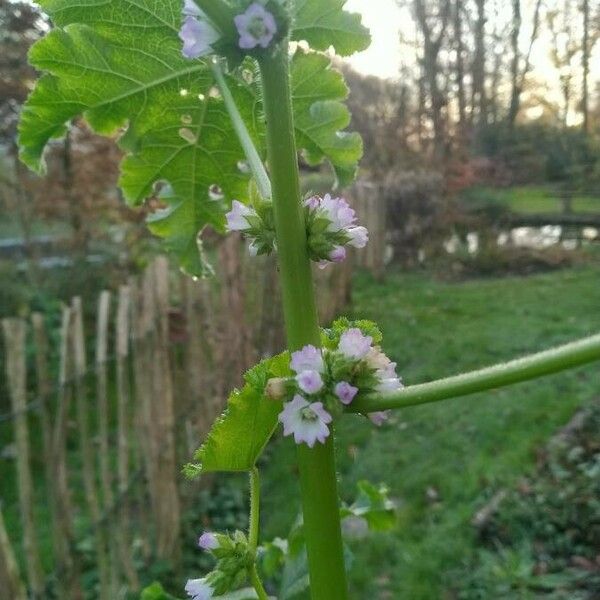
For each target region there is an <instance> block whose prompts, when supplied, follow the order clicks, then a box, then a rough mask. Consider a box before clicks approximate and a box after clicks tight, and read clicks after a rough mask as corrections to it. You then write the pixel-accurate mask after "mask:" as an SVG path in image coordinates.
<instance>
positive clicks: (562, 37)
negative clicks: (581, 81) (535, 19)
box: [546, 0, 580, 127]
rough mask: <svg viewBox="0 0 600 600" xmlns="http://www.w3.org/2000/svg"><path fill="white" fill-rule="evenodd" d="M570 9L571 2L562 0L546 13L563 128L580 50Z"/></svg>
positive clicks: (565, 124)
mask: <svg viewBox="0 0 600 600" xmlns="http://www.w3.org/2000/svg"><path fill="white" fill-rule="evenodd" d="M571 9H572V2H571V0H564V1H563V2H562V3H561V4H560V6H558V7H557V8H555V9H554V10H550V11H548V13H547V15H546V21H547V24H548V31H549V32H550V36H551V38H552V47H551V48H550V58H551V60H552V64H553V65H554V67H555V68H556V70H557V71H558V76H559V81H560V89H561V92H562V95H563V106H562V111H561V112H562V114H561V117H560V118H561V121H562V123H563V126H565V127H566V126H567V122H568V117H569V109H570V106H571V96H572V88H573V78H574V75H575V69H574V65H573V61H574V59H575V57H576V56H577V54H578V53H579V50H580V46H579V43H578V41H577V40H576V35H575V32H574V21H573V14H572V10H571Z"/></svg>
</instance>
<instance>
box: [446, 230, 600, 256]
mask: <svg viewBox="0 0 600 600" xmlns="http://www.w3.org/2000/svg"><path fill="white" fill-rule="evenodd" d="M479 240H480V234H479V233H478V232H477V231H471V232H469V233H468V234H467V236H466V243H467V250H468V252H469V254H476V253H477V252H478V250H479ZM496 241H497V243H498V245H499V246H513V247H516V248H531V249H534V250H543V249H544V248H550V247H551V246H556V245H558V244H561V245H562V246H563V247H564V248H567V249H569V250H574V249H575V248H577V247H578V246H579V245H581V244H582V243H583V244H585V243H586V242H588V243H589V242H600V230H598V229H596V228H595V227H584V228H576V229H568V228H564V227H561V226H560V225H545V226H544V227H515V228H514V229H511V230H510V231H503V232H501V233H500V234H498V238H497V240H496ZM462 246H463V244H462V242H461V239H460V238H459V237H458V236H457V235H456V234H455V235H453V236H452V237H451V238H450V239H449V240H447V241H446V242H444V248H445V250H446V252H448V254H455V253H456V252H458V251H459V250H460V249H461V247H462Z"/></svg>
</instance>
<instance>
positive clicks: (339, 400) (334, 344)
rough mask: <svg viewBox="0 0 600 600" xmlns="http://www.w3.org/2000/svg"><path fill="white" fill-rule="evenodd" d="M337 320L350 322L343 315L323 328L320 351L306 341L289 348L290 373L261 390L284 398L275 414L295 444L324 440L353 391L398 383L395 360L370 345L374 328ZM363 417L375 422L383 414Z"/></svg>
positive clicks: (380, 389)
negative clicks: (289, 377)
mask: <svg viewBox="0 0 600 600" xmlns="http://www.w3.org/2000/svg"><path fill="white" fill-rule="evenodd" d="M340 323H343V324H344V325H352V324H350V323H348V322H347V321H345V320H341V321H338V322H337V323H336V324H334V328H333V329H332V330H330V331H326V332H325V335H324V344H323V346H324V347H323V349H322V350H319V349H317V348H316V347H315V346H312V345H308V346H305V347H304V348H302V350H299V351H297V352H294V353H293V354H292V359H291V363H290V368H291V369H292V371H293V372H294V373H295V376H294V378H293V379H292V380H290V381H285V380H271V381H270V382H269V384H268V387H267V391H266V393H267V395H268V396H270V397H275V398H288V401H287V402H286V403H285V405H284V408H283V411H282V412H281V413H280V415H279V421H280V423H281V424H282V425H283V434H284V435H286V436H287V435H293V436H294V441H295V442H296V443H297V444H301V443H305V444H307V445H308V446H309V447H310V448H312V447H313V446H314V445H315V444H316V443H317V442H320V443H322V444H323V443H325V440H326V439H327V437H328V436H329V433H330V431H329V427H328V425H329V424H330V423H331V422H332V420H333V417H334V416H336V415H338V414H340V413H341V412H342V411H343V408H344V406H348V405H350V404H351V403H352V402H353V400H354V398H355V397H356V395H357V394H358V393H359V392H365V393H368V392H390V391H395V390H398V389H401V388H402V387H403V386H402V382H401V380H400V379H399V377H398V375H397V374H396V363H394V362H392V361H391V360H390V359H389V358H388V357H387V356H386V355H385V354H384V353H383V351H382V350H381V348H380V347H379V346H378V345H376V343H377V342H379V341H381V334H379V332H378V330H377V328H376V327H374V326H373V325H372V324H370V323H366V322H361V323H360V324H359V325H362V328H361V327H360V326H347V327H345V328H344V329H343V330H341V329H340ZM369 330H371V331H372V333H373V334H372V335H370V331H369ZM374 337H375V338H377V342H375V339H374ZM367 416H368V417H369V418H370V419H371V421H372V422H373V423H375V424H376V425H381V424H382V423H383V422H384V421H385V420H386V419H387V416H388V414H387V411H386V412H376V413H370V414H369V415H367Z"/></svg>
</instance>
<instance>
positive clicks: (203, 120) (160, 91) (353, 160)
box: [19, 0, 362, 275]
mask: <svg viewBox="0 0 600 600" xmlns="http://www.w3.org/2000/svg"><path fill="white" fill-rule="evenodd" d="M313 4H314V3H312V2H310V1H308V2H304V0H298V3H297V6H296V8H297V9H298V11H297V14H296V26H297V27H299V29H298V31H307V32H308V33H310V32H311V31H312V30H311V29H310V27H307V26H304V29H303V28H302V27H303V26H302V23H305V24H306V23H308V21H309V20H310V19H312V18H313V17H314V18H317V17H318V16H319V14H320V12H319V10H318V9H317V8H315V7H314V6H313ZM317 4H319V3H317ZM323 4H328V3H327V2H325V3H323ZM342 4H343V3H339V2H334V3H333V4H332V6H331V8H332V10H331V11H330V15H329V16H327V17H325V16H323V15H321V17H323V18H321V17H319V18H318V19H317V20H318V21H319V22H321V21H323V22H325V23H329V24H330V25H331V24H332V23H333V24H334V23H335V22H336V20H338V19H340V18H342V20H344V19H346V17H343V15H344V14H345V13H343V11H342V9H341V7H342ZM40 5H41V7H42V8H43V9H44V10H45V11H46V12H48V14H49V15H50V17H51V19H52V21H53V23H54V25H55V28H54V29H53V30H52V31H50V33H49V34H48V35H46V37H45V38H44V39H42V40H40V41H39V42H38V43H37V44H35V45H34V47H33V48H32V50H31V53H30V60H31V62H32V64H33V65H34V66H35V67H36V68H38V69H39V70H40V71H42V72H43V73H44V75H42V77H41V78H40V80H39V81H38V83H37V86H36V88H35V90H34V91H33V93H32V94H31V95H30V97H29V99H28V101H27V103H26V105H25V107H24V109H23V112H22V117H21V123H20V129H19V137H20V140H19V141H20V146H21V158H22V159H23V161H24V162H25V163H26V164H28V165H29V166H30V167H31V168H33V169H35V170H38V171H41V170H43V152H44V148H45V146H46V144H47V143H48V142H49V141H50V140H51V139H53V138H58V137H60V136H62V135H64V133H65V131H66V127H67V126H68V123H69V122H70V121H71V120H73V119H74V118H77V117H78V116H80V115H82V116H83V117H84V118H85V119H86V120H87V122H88V123H89V124H90V125H91V127H92V128H93V129H94V130H95V131H96V132H98V133H101V134H104V135H111V136H120V137H119V144H120V146H121V147H122V148H123V149H124V150H125V152H126V156H125V158H124V160H123V163H122V175H121V180H120V184H121V186H122V188H123V191H124V194H125V197H126V199H127V200H128V201H129V202H130V203H132V204H140V203H142V202H144V200H145V199H146V198H148V197H149V196H151V195H154V194H155V193H156V192H157V184H158V183H160V184H161V185H160V186H159V187H160V188H162V189H163V193H162V194H161V198H162V200H163V201H164V203H165V208H164V210H161V211H159V212H157V213H155V214H153V215H152V216H151V217H150V219H149V221H150V223H149V225H150V228H151V230H152V231H153V232H154V233H155V234H156V235H158V236H160V237H162V238H164V239H165V241H166V245H167V248H168V249H169V250H171V251H173V252H174V253H175V254H176V255H177V257H178V259H179V261H180V263H181V265H182V266H183V267H184V269H185V270H186V271H188V272H189V273H191V274H194V275H203V274H204V273H205V269H204V265H203V261H202V256H201V253H199V251H198V245H197V237H198V233H199V232H200V231H201V229H202V228H203V227H204V226H205V225H212V226H213V227H214V228H215V229H217V230H220V231H222V230H223V227H224V220H225V219H224V213H225V211H226V209H227V207H228V206H229V205H230V203H231V200H232V199H234V198H236V199H238V200H241V201H247V198H248V178H249V176H248V174H247V173H246V172H245V171H244V170H240V168H239V165H240V164H241V162H242V161H243V160H244V154H243V150H242V148H241V146H240V144H239V142H238V140H237V137H236V134H235V131H234V129H233V127H232V125H231V122H230V119H229V115H228V114H227V112H226V110H225V108H224V104H223V101H222V99H221V97H220V95H219V93H218V92H217V91H216V88H215V85H214V83H215V82H214V78H213V74H212V71H211V70H210V68H209V66H208V65H207V63H206V62H205V61H202V60H195V61H189V60H186V59H184V58H183V57H182V55H181V41H180V40H179V38H178V31H179V28H180V26H181V19H182V17H181V8H182V0H161V2H155V1H154V0H135V1H133V0H104V1H102V2H94V1H92V0H40ZM334 5H335V6H334ZM340 15H342V17H340ZM350 20H351V21H354V20H355V19H354V18H352V19H350ZM331 26H333V25H331ZM313 33H314V32H313ZM355 34H356V32H354V34H352V35H355ZM352 35H350V34H349V33H347V32H346V33H345V34H344V35H341V34H340V37H339V39H340V40H342V41H343V43H341V46H340V47H341V50H340V51H343V49H344V48H347V47H348V44H349V41H348V40H349V39H350V38H351V37H352ZM308 37H309V38H311V37H314V36H312V34H311V35H309V36H308ZM359 37H360V36H359ZM335 40H338V37H335ZM344 40H345V42H344ZM314 43H315V44H316V46H317V47H323V46H322V44H320V42H319V41H318V39H316V38H315V39H314ZM338 46H339V44H338ZM292 80H293V87H294V97H293V103H294V113H295V121H296V133H297V138H298V142H299V146H300V147H301V149H303V150H304V154H305V157H306V160H307V161H308V162H309V163H311V164H317V163H319V162H321V161H322V160H324V159H327V160H329V161H330V162H331V164H332V166H333V168H334V169H335V171H336V173H337V175H338V179H339V180H340V181H341V182H342V183H345V182H347V181H348V180H349V179H350V178H351V177H352V176H353V173H354V170H355V167H356V164H357V162H358V159H359V158H360V155H361V153H362V148H361V142H360V138H359V136H358V135H357V134H349V133H345V132H344V131H343V130H344V129H345V128H346V127H347V125H348V123H349V121H350V117H349V113H348V111H347V109H346V108H345V106H344V104H343V103H342V102H341V101H342V100H343V99H344V98H345V97H346V95H347V89H346V86H345V85H344V82H343V78H342V76H341V75H340V74H339V73H337V72H336V71H334V70H332V69H331V68H330V63H329V60H328V59H327V58H326V57H325V56H323V55H318V54H305V53H298V54H296V56H295V57H294V59H293V66H292ZM228 82H229V85H230V89H231V92H232V94H233V96H234V98H235V100H236V104H237V105H238V108H239V111H240V113H241V115H242V118H243V119H244V121H245V123H246V125H247V128H248V130H249V132H250V135H251V136H252V137H253V139H254V141H255V143H256V145H257V146H258V148H259V149H260V152H261V153H262V154H263V155H264V151H265V150H264V143H263V141H262V139H261V138H262V137H263V136H264V118H263V115H262V109H261V106H260V94H256V93H255V90H253V89H252V86H250V85H248V84H246V83H245V82H244V81H243V79H242V78H240V79H239V80H236V79H235V78H234V77H233V76H230V77H229V78H228ZM215 188H216V189H219V194H217V195H215V194H211V193H210V190H211V189H215ZM165 189H166V190H168V193H164V190H165Z"/></svg>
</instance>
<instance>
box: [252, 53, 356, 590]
mask: <svg viewBox="0 0 600 600" xmlns="http://www.w3.org/2000/svg"><path fill="white" fill-rule="evenodd" d="M260 69H261V75H262V85H263V100H264V108H265V116H266V120H267V146H268V161H269V167H270V172H271V182H272V185H273V210H274V216H275V229H276V232H277V246H278V257H279V269H280V277H281V289H282V297H283V309H284V316H285V325H286V332H287V339H288V346H289V349H290V351H294V350H298V349H300V348H302V347H303V346H305V345H306V344H313V345H315V346H319V345H320V334H319V325H318V317H317V308H316V300H315V292H314V285H313V281H312V273H311V266H310V260H309V257H308V250H307V240H306V228H305V224H304V212H303V208H302V204H301V198H300V184H299V173H298V157H297V151H296V141H295V137H294V123H293V116H292V105H291V89H290V69H289V57H288V54H287V49H283V48H279V49H277V50H276V51H275V53H274V54H272V55H270V56H267V57H265V58H263V59H261V61H260ZM298 465H299V469H300V486H301V493H302V509H303V516H304V532H305V539H306V546H307V551H308V563H309V573H310V587H311V596H312V599H313V600H346V598H347V586H346V575H345V571H344V555H343V547H342V535H341V529H340V518H339V501H338V493H337V482H336V477H335V459H334V450H333V428H332V430H331V435H330V436H329V438H328V440H327V443H326V444H317V445H316V446H315V448H313V449H310V448H308V447H307V446H305V445H300V446H298Z"/></svg>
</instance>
